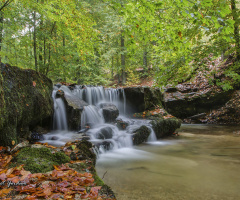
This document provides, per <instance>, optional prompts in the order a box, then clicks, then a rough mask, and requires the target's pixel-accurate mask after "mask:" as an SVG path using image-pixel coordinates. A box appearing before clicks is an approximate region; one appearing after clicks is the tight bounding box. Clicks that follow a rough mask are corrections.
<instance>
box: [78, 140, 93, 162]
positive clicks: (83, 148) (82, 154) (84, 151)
mask: <svg viewBox="0 0 240 200" xmlns="http://www.w3.org/2000/svg"><path fill="white" fill-rule="evenodd" d="M92 147H93V145H92V143H91V142H88V141H86V140H82V141H79V142H78V143H77V148H78V149H79V150H78V152H76V156H77V158H78V159H80V160H85V159H89V160H91V161H92V162H93V165H95V164H96V155H95V153H94V152H93V151H91V150H90V149H91V148H92Z"/></svg>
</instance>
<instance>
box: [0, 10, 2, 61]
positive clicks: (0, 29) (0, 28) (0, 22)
mask: <svg viewBox="0 0 240 200" xmlns="http://www.w3.org/2000/svg"><path fill="white" fill-rule="evenodd" d="M2 43H3V12H1V11H0V52H1V51H2ZM1 62H2V58H1V56H0V63H1Z"/></svg>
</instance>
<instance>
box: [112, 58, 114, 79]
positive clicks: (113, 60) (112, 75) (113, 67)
mask: <svg viewBox="0 0 240 200" xmlns="http://www.w3.org/2000/svg"><path fill="white" fill-rule="evenodd" d="M113 68H114V56H112V79H113V80H114V77H113Z"/></svg>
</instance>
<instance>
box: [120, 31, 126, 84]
mask: <svg viewBox="0 0 240 200" xmlns="http://www.w3.org/2000/svg"><path fill="white" fill-rule="evenodd" d="M124 47H125V46H124V37H123V34H122V35H121V52H122V53H121V66H122V84H123V85H125V84H126V72H125V52H124Z"/></svg>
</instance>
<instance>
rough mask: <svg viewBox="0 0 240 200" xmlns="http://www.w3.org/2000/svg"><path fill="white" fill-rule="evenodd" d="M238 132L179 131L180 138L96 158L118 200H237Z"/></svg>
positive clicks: (196, 127)
mask: <svg viewBox="0 0 240 200" xmlns="http://www.w3.org/2000/svg"><path fill="white" fill-rule="evenodd" d="M239 130H240V127H239V126H214V125H182V127H181V129H180V130H179V136H176V137H174V138H170V139H164V140H159V141H157V142H152V143H147V144H143V145H140V146H137V147H135V148H122V149H118V150H116V151H112V152H108V153H106V154H102V155H100V158H99V159H98V161H97V165H96V169H97V173H98V175H99V177H101V178H103V181H104V182H105V183H106V184H107V185H109V186H110V187H111V188H112V189H113V191H114V192H115V194H116V197H117V199H118V200H125V199H127V200H155V199H156V200H161V199H162V200H165V199H166V200H237V199H240V192H239V189H240V172H239V169H240V135H239V134H238V132H237V131H239Z"/></svg>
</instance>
